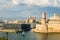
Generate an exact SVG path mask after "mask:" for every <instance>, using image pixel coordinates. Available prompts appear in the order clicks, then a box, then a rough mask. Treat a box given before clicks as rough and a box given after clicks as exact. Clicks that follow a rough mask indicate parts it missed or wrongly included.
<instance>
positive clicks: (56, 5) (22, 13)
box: [0, 0, 60, 19]
mask: <svg viewBox="0 0 60 40" xmlns="http://www.w3.org/2000/svg"><path fill="white" fill-rule="evenodd" d="M43 11H45V12H46V14H47V18H49V17H50V16H52V15H53V14H54V13H56V14H59V15H60V0H0V17H25V18H26V17H28V16H36V17H37V18H38V19H39V18H41V13H42V12H43Z"/></svg>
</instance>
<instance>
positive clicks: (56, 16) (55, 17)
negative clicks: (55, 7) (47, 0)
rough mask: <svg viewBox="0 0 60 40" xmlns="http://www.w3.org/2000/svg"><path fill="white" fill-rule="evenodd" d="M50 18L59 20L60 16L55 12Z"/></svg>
mask: <svg viewBox="0 0 60 40" xmlns="http://www.w3.org/2000/svg"><path fill="white" fill-rule="evenodd" d="M50 20H60V16H59V15H57V14H54V15H53V16H52V17H50Z"/></svg>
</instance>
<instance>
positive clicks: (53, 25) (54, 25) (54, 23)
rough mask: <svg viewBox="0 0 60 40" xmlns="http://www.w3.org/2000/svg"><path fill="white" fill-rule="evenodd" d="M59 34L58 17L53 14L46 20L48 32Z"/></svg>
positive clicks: (59, 21)
mask: <svg viewBox="0 0 60 40" xmlns="http://www.w3.org/2000/svg"><path fill="white" fill-rule="evenodd" d="M50 30H51V31H53V32H60V16H59V15H57V14H54V15H53V16H52V17H50V18H49V19H48V31H50Z"/></svg>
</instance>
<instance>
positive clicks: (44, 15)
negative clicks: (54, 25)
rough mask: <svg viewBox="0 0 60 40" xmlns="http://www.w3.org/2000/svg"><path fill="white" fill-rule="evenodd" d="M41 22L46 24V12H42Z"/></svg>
mask: <svg viewBox="0 0 60 40" xmlns="http://www.w3.org/2000/svg"><path fill="white" fill-rule="evenodd" d="M41 23H42V24H43V25H46V12H42V20H41Z"/></svg>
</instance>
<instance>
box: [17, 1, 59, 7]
mask: <svg viewBox="0 0 60 40" xmlns="http://www.w3.org/2000/svg"><path fill="white" fill-rule="evenodd" d="M17 2H18V3H24V4H27V5H38V6H53V7H60V0H17Z"/></svg>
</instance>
